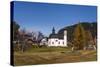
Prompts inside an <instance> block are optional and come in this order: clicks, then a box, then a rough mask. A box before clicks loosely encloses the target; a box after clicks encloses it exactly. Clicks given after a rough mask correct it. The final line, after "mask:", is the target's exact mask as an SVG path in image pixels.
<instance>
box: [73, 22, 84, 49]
mask: <svg viewBox="0 0 100 67" xmlns="http://www.w3.org/2000/svg"><path fill="white" fill-rule="evenodd" d="M73 36H74V40H73V47H74V48H75V49H77V50H79V49H83V47H84V45H85V44H86V36H85V30H84V28H83V27H82V25H81V24H80V23H79V24H78V25H77V26H76V28H75V30H74V33H73Z"/></svg>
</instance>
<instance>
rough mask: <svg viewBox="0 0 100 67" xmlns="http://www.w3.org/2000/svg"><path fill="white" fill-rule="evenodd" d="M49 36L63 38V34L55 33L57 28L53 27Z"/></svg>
mask: <svg viewBox="0 0 100 67" xmlns="http://www.w3.org/2000/svg"><path fill="white" fill-rule="evenodd" d="M49 38H58V39H63V36H62V35H60V34H56V33H55V28H54V27H53V29H52V33H51V34H50V35H49Z"/></svg>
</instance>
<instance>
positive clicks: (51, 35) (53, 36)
mask: <svg viewBox="0 0 100 67" xmlns="http://www.w3.org/2000/svg"><path fill="white" fill-rule="evenodd" d="M49 38H58V35H57V34H50V35H49Z"/></svg>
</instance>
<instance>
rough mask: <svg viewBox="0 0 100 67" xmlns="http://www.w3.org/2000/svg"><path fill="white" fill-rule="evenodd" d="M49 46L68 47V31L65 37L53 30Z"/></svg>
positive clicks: (49, 38)
mask: <svg viewBox="0 0 100 67" xmlns="http://www.w3.org/2000/svg"><path fill="white" fill-rule="evenodd" d="M48 46H61V47H67V30H65V31H64V35H63V37H61V36H60V35H58V34H56V33H55V29H54V28H53V29H52V33H51V34H50V35H49V37H48Z"/></svg>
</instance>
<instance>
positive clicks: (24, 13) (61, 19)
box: [14, 1, 97, 36]
mask: <svg viewBox="0 0 100 67" xmlns="http://www.w3.org/2000/svg"><path fill="white" fill-rule="evenodd" d="M14 21H16V22H17V23H18V24H19V25H20V26H21V28H25V29H26V30H31V31H41V32H42V33H43V34H44V35H47V36H48V35H49V34H50V33H51V32H52V28H53V27H55V29H56V32H57V31H58V30H59V29H61V28H63V27H65V26H70V25H73V24H76V23H78V22H79V21H82V22H94V21H97V7H96V6H81V5H68V4H65V5H64V4H48V3H35V2H21V1H15V2H14Z"/></svg>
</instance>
